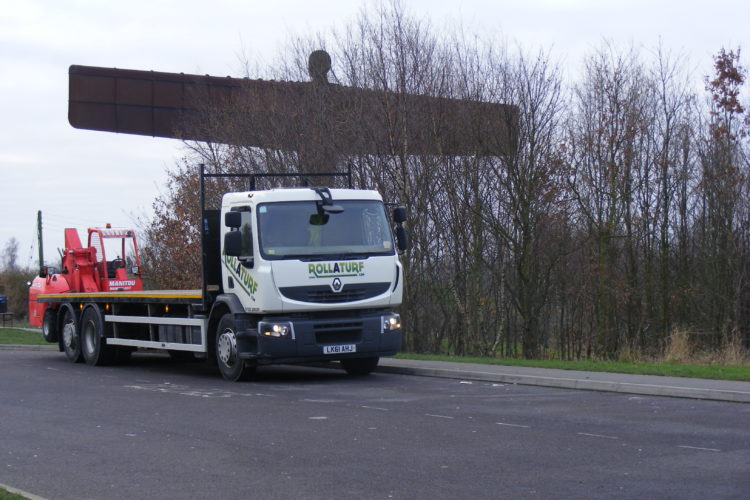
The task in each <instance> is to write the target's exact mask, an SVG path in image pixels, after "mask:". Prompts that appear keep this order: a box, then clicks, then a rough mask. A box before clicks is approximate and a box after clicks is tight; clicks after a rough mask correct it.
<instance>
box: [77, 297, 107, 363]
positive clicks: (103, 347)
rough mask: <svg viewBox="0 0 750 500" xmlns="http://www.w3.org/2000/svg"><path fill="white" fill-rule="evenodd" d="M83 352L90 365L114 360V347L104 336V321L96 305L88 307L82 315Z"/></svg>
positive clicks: (81, 336)
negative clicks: (108, 343)
mask: <svg viewBox="0 0 750 500" xmlns="http://www.w3.org/2000/svg"><path fill="white" fill-rule="evenodd" d="M80 331H81V335H80V338H81V352H82V354H83V359H84V360H85V361H86V363H87V364H89V365H94V366H98V365H106V364H110V363H112V361H113V360H114V349H112V347H111V346H108V345H107V341H106V339H104V338H103V337H102V333H103V332H104V322H103V321H102V315H101V314H99V311H98V310H97V309H96V308H95V307H87V308H86V310H85V311H83V316H81V327H80Z"/></svg>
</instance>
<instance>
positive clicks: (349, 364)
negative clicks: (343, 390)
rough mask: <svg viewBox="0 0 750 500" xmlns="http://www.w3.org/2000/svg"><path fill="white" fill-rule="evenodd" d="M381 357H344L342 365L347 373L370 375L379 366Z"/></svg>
mask: <svg viewBox="0 0 750 500" xmlns="http://www.w3.org/2000/svg"><path fill="white" fill-rule="evenodd" d="M379 361H380V358H349V359H342V360H341V366H343V367H344V370H346V373H348V374H349V375H354V376H362V375H369V374H370V373H371V372H372V371H373V370H374V369H375V368H377V366H378V362H379Z"/></svg>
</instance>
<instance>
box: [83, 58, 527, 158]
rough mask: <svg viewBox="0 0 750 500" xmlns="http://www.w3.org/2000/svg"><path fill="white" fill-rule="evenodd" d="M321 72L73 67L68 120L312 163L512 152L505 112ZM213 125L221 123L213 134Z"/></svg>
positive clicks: (315, 68)
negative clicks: (244, 74)
mask: <svg viewBox="0 0 750 500" xmlns="http://www.w3.org/2000/svg"><path fill="white" fill-rule="evenodd" d="M330 67H331V59H330V56H329V55H328V54H327V53H326V52H324V51H322V50H319V51H315V52H313V53H312V54H311V55H310V59H309V72H310V75H311V78H312V81H311V82H285V81H267V80H253V79H247V78H231V77H215V76H208V75H206V76H200V75H188V74H184V73H160V72H155V71H138V70H127V69H116V68H100V67H92V66H77V65H73V66H71V67H70V102H69V111H68V119H69V121H70V124H71V125H73V126H74V127H76V128H82V129H90V130H101V131H108V132H120V133H128V134H138V135H150V136H154V137H171V138H178V139H188V140H198V141H212V142H221V143H227V144H240V145H245V146H255V147H261V148H269V149H278V150H288V151H298V152H300V154H301V155H307V156H316V157H317V158H318V159H321V158H328V159H330V158H331V157H334V158H335V157H336V156H337V155H342V154H402V153H406V154H410V155H440V154H447V155H492V156H499V155H506V154H508V153H510V152H511V151H512V149H513V144H514V142H515V140H514V131H515V123H516V120H517V110H516V108H515V107H514V106H511V105H506V104H498V103H487V102H479V101H469V100H459V99H447V98H441V97H431V96H425V95H414V94H402V93H394V92H389V91H380V90H372V89H362V88H355V87H346V86H342V85H337V84H331V83H328V78H327V73H328V71H329V70H330ZM227 116H232V120H226V117H227ZM222 117H224V118H222ZM222 119H224V120H225V121H226V122H227V125H226V126H216V124H217V123H219V122H217V120H222ZM230 122H231V125H228V123H230ZM321 138H325V140H324V141H322V140H321ZM321 142H325V143H326V144H321ZM316 152H317V153H316ZM329 168H330V166H329Z"/></svg>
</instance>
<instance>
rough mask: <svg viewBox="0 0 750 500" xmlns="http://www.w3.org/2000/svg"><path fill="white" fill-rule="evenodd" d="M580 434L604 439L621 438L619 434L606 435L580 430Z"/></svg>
mask: <svg viewBox="0 0 750 500" xmlns="http://www.w3.org/2000/svg"><path fill="white" fill-rule="evenodd" d="M577 434H578V435H579V436H589V437H595V438H603V439H620V438H618V437H617V436H605V435H603V434H589V433H588V432H578V433H577Z"/></svg>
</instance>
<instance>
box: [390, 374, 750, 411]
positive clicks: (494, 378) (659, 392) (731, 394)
mask: <svg viewBox="0 0 750 500" xmlns="http://www.w3.org/2000/svg"><path fill="white" fill-rule="evenodd" d="M377 371H378V372H381V373H397V374H402V375H416V376H423V377H440V378H451V379H461V380H472V381H480V382H498V383H505V384H518V385H534V386H541V387H554V388H558V389H578V390H586V391H601V392H620V393H626V394H639V395H646V396H667V397H676V398H690V399H707V400H713V401H731V402H735V403H750V392H744V391H733V390H723V389H704V388H692V387H674V386H668V385H658V384H634V383H629V382H615V381H601V380H587V379H577V378H563V377H541V376H536V375H518V374H514V373H502V372H482V371H468V370H460V369H456V370H449V369H439V368H429V367H418V366H389V365H381V366H379V367H378V368H377Z"/></svg>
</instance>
